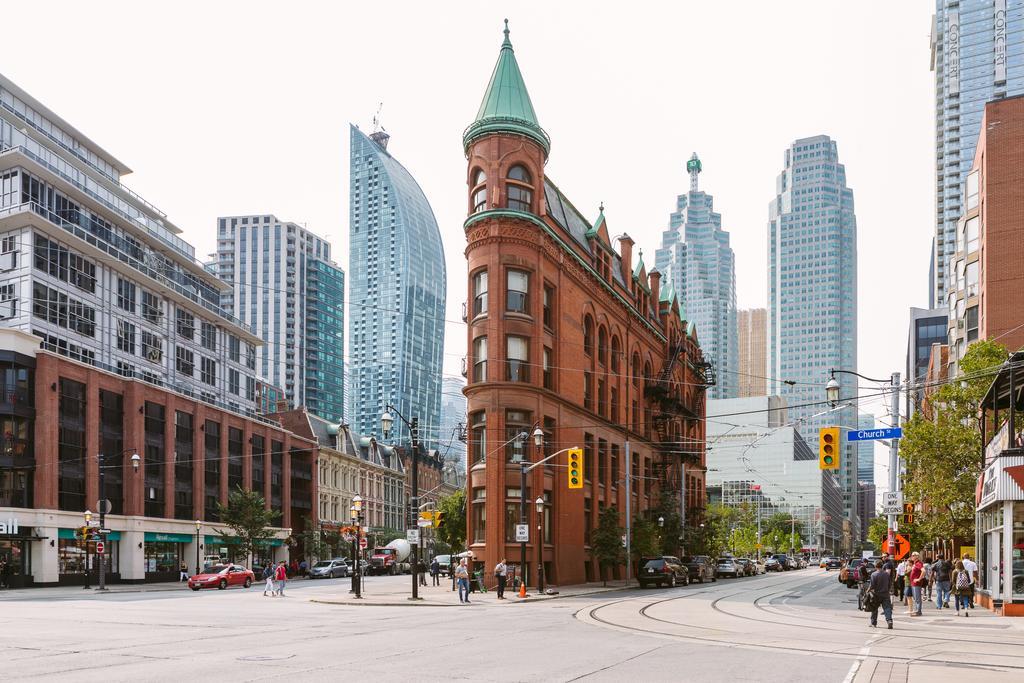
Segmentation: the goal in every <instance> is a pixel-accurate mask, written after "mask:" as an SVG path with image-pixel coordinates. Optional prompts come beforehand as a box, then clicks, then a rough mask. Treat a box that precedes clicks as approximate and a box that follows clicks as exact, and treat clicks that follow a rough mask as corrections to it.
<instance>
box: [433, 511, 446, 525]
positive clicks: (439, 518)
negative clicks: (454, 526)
mask: <svg viewBox="0 0 1024 683" xmlns="http://www.w3.org/2000/svg"><path fill="white" fill-rule="evenodd" d="M443 522H444V513H443V512H441V511H440V510H434V528H435V529H440V528H441V524H442V523H443Z"/></svg>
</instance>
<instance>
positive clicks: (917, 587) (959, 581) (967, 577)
mask: <svg viewBox="0 0 1024 683" xmlns="http://www.w3.org/2000/svg"><path fill="white" fill-rule="evenodd" d="M977 573H978V565H977V564H976V563H975V562H974V561H973V560H972V559H971V556H970V555H964V556H963V559H958V560H954V561H953V562H950V561H949V560H947V559H945V558H944V557H941V556H940V557H937V558H936V559H934V560H933V559H931V558H930V557H922V555H921V554H920V553H918V552H913V553H911V554H910V557H909V558H907V559H906V560H904V561H902V562H899V563H897V562H895V561H894V560H893V559H892V558H890V557H889V554H888V553H882V559H880V560H878V561H876V562H875V564H874V567H872V566H871V564H870V563H869V562H865V563H864V564H863V565H862V566H861V575H860V577H859V578H860V580H861V582H862V585H864V586H865V588H864V593H863V597H862V606H863V608H864V609H865V610H867V611H869V612H870V613H871V622H870V623H871V626H875V627H877V626H878V611H879V610H880V609H881V610H882V614H883V615H884V617H885V621H886V624H887V626H888V628H890V629H891V628H892V611H893V598H895V599H896V600H898V601H902V602H904V604H905V605H906V607H907V616H909V617H920V616H922V614H923V612H922V609H923V606H924V602H925V601H926V600H927V601H928V602H931V599H932V596H933V595H934V596H935V609H937V610H941V609H949V599H950V597H952V598H953V599H954V608H955V609H956V613H957V616H959V615H960V608H961V607H962V608H963V614H964V616H965V617H966V616H969V615H970V612H969V611H968V610H970V609H974V587H975V580H976V577H977Z"/></svg>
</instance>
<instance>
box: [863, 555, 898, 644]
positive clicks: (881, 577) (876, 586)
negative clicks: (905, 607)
mask: <svg viewBox="0 0 1024 683" xmlns="http://www.w3.org/2000/svg"><path fill="white" fill-rule="evenodd" d="M883 567H884V565H883V564H882V561H881V560H879V561H878V562H877V563H875V569H876V570H881V569H883ZM868 590H870V591H872V592H873V593H874V598H875V599H874V602H873V603H872V605H871V625H872V626H878V608H879V607H881V608H882V613H883V614H884V615H885V623H886V624H888V626H889V628H892V596H891V595H890V594H889V593H890V591H891V590H892V579H890V578H889V572H887V571H875V573H874V574H872V575H871V582H870V584H869V587H868Z"/></svg>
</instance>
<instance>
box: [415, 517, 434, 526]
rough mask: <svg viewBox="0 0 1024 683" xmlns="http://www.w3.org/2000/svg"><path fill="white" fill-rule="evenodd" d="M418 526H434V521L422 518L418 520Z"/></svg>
mask: <svg viewBox="0 0 1024 683" xmlns="http://www.w3.org/2000/svg"><path fill="white" fill-rule="evenodd" d="M416 526H418V527H427V526H434V520H433V519H423V518H422V517H421V518H419V519H417V520H416Z"/></svg>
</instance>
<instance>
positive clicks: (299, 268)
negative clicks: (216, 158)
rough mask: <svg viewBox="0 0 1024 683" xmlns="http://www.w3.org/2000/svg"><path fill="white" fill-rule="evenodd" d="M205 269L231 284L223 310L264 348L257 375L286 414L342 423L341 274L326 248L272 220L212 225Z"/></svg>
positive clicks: (221, 220)
mask: <svg viewBox="0 0 1024 683" xmlns="http://www.w3.org/2000/svg"><path fill="white" fill-rule="evenodd" d="M207 268H208V269H209V270H211V271H212V272H213V273H215V274H217V275H219V276H220V277H221V278H223V279H224V280H226V281H227V282H228V283H229V284H230V285H231V292H230V293H228V294H226V295H224V297H223V305H224V307H225V309H227V310H229V311H231V312H232V313H234V315H236V316H238V318H240V319H241V320H242V321H244V322H245V323H247V324H249V325H252V326H253V327H254V328H255V329H256V332H257V334H259V335H260V336H261V337H262V338H263V340H264V342H265V344H264V345H263V346H261V347H260V348H259V351H258V358H257V363H256V368H257V371H258V374H259V376H260V377H261V378H263V379H265V380H266V381H267V382H268V383H269V384H271V385H273V386H275V387H279V388H280V389H282V390H283V391H284V398H285V400H286V401H287V402H288V404H289V406H291V407H293V408H294V407H298V406H306V408H307V409H308V410H309V411H310V412H311V413H314V414H316V415H318V416H320V417H322V418H324V419H325V420H330V421H332V422H342V421H343V419H344V410H343V408H344V405H345V382H344V375H343V367H342V359H343V358H344V356H345V338H344V334H345V273H344V271H342V270H341V269H340V268H339V267H338V266H337V265H336V264H335V263H334V262H332V261H331V245H330V244H328V242H327V241H326V240H324V239H323V238H321V237H318V236H317V235H314V234H313V233H311V232H309V231H308V230H306V229H305V228H304V227H302V226H301V225H297V224H296V223H290V222H288V221H282V220H281V219H279V218H278V217H277V216H274V215H257V216H225V217H223V218H219V219H218V220H217V254H216V259H215V260H214V261H212V262H211V263H208V264H207Z"/></svg>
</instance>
